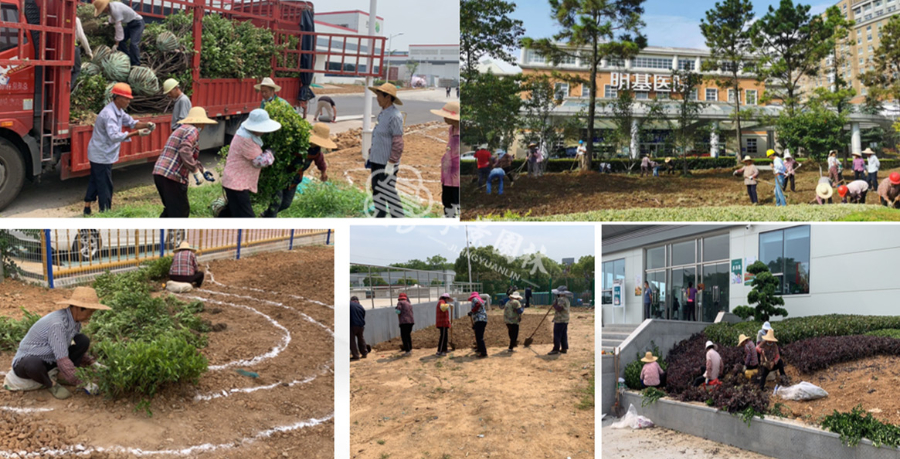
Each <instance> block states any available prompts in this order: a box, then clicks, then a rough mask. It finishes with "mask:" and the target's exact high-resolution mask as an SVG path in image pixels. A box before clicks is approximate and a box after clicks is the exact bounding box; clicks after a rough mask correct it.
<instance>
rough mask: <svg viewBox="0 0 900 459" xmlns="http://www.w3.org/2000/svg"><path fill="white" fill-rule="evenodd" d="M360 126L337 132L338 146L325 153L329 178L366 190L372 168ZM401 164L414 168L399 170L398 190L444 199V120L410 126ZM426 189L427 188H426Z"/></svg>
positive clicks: (404, 139)
mask: <svg viewBox="0 0 900 459" xmlns="http://www.w3.org/2000/svg"><path fill="white" fill-rule="evenodd" d="M361 132H362V130H361V129H352V130H350V131H347V132H345V133H341V134H338V135H337V139H336V140H335V143H337V145H338V148H337V149H336V150H335V151H333V152H331V153H328V154H327V155H326V157H325V158H326V160H327V161H328V176H329V180H343V181H346V182H348V183H350V184H352V185H353V186H355V187H357V188H359V189H361V190H365V187H366V181H367V180H368V178H369V173H370V171H369V170H368V169H366V168H365V162H364V161H363V159H362V149H361V146H360V145H361V144H362V137H361V135H362V134H361ZM404 132H405V134H404V136H403V143H404V146H403V157H402V159H401V161H400V164H401V165H402V166H405V167H410V168H412V169H415V172H413V171H411V170H409V169H406V168H405V167H404V168H403V169H401V170H400V173H399V174H398V177H399V179H400V181H399V183H398V187H397V188H398V190H399V191H400V192H402V193H407V194H413V193H415V194H416V195H417V196H418V197H419V198H421V199H423V200H428V198H429V196H428V194H430V195H431V196H430V198H431V200H432V201H434V202H436V203H440V202H441V157H442V156H443V155H444V153H445V152H446V151H447V125H446V124H445V123H443V122H442V121H435V122H429V123H423V124H415V125H410V126H407V127H406V128H405V129H404ZM426 190H427V192H426Z"/></svg>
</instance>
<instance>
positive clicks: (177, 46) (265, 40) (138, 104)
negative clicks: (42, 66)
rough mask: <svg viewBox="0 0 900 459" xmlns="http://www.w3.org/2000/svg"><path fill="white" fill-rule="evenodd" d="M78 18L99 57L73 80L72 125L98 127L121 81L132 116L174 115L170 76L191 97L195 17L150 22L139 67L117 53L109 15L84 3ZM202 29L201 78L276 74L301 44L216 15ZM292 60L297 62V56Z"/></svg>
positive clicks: (175, 15) (177, 16) (181, 14)
mask: <svg viewBox="0 0 900 459" xmlns="http://www.w3.org/2000/svg"><path fill="white" fill-rule="evenodd" d="M77 14H78V17H79V18H80V19H81V22H82V26H83V27H84V32H85V35H87V37H88V41H89V42H90V45H91V49H92V51H93V58H91V59H90V60H87V61H86V62H84V63H83V64H82V65H81V75H80V76H79V77H78V80H77V81H75V82H73V84H74V90H73V92H72V103H71V107H72V108H71V114H70V121H72V122H73V123H77V124H92V123H93V120H94V119H96V115H97V113H99V112H100V110H102V109H103V107H104V106H106V105H107V104H108V103H109V101H110V100H111V98H112V97H111V91H112V87H113V85H115V84H116V83H118V82H124V83H128V84H129V85H131V89H132V92H133V94H134V100H132V102H131V104H130V105H129V107H128V110H127V111H128V112H129V113H130V114H132V115H152V114H160V113H165V112H168V111H171V107H170V106H171V104H172V103H173V101H172V100H170V99H169V98H167V97H166V95H165V94H162V82H164V81H165V80H167V79H169V78H174V79H175V80H177V81H178V82H179V84H180V86H181V89H182V91H184V92H185V94H187V95H188V96H189V97H190V95H191V94H192V83H193V81H192V68H191V60H192V59H193V55H194V52H195V51H194V37H193V33H192V32H193V14H192V13H186V12H183V11H178V12H176V13H173V14H170V15H168V16H167V17H166V18H165V19H164V20H162V21H155V22H149V23H148V24H147V26H146V27H145V29H144V34H143V37H142V39H141V65H139V66H132V65H131V62H130V60H129V58H128V56H127V55H126V54H125V53H123V52H121V51H117V50H116V49H113V47H114V46H115V29H114V27H113V25H111V24H109V23H108V17H107V16H106V15H102V16H100V17H98V18H95V17H94V7H93V5H91V4H80V5H79V6H78V10H77ZM145 20H148V21H149V20H152V19H150V18H147V19H145ZM202 30H203V35H202V37H201V42H202V47H203V52H202V53H201V57H200V75H201V76H202V77H203V78H262V77H265V76H270V75H271V73H272V57H273V56H275V55H278V59H279V63H281V61H280V59H281V55H280V53H279V51H281V50H282V49H284V48H285V47H287V46H296V45H297V43H298V40H296V37H289V38H288V39H286V40H284V44H282V45H276V44H275V36H274V34H273V32H272V31H270V30H267V29H262V28H258V27H255V26H254V25H253V24H251V23H250V22H249V21H238V20H231V19H227V18H225V17H222V16H220V15H214V14H211V15H207V16H204V17H203V27H202ZM78 52H80V50H78ZM291 56H292V58H294V59H296V57H295V56H296V55H291ZM282 76H288V75H282Z"/></svg>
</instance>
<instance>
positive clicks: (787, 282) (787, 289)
mask: <svg viewBox="0 0 900 459" xmlns="http://www.w3.org/2000/svg"><path fill="white" fill-rule="evenodd" d="M809 247H810V236H809V226H797V227H794V228H787V229H784V230H779V231H771V232H768V233H762V234H760V235H759V259H760V260H762V261H763V262H764V263H766V265H768V266H769V270H770V271H772V274H773V275H775V277H777V278H778V280H779V281H780V283H781V285H780V288H779V291H780V292H781V294H782V295H797V294H806V293H809V251H810V249H809Z"/></svg>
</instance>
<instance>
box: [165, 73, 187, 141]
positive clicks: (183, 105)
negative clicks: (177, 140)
mask: <svg viewBox="0 0 900 459" xmlns="http://www.w3.org/2000/svg"><path fill="white" fill-rule="evenodd" d="M162 91H163V94H165V95H166V97H168V98H169V99H172V100H174V101H175V105H174V106H173V108H172V130H173V131H174V130H175V129H178V126H180V125H181V120H183V119H185V118H187V117H188V114H189V113H190V112H191V107H192V106H191V99H190V98H189V97H188V96H187V94H185V93H184V91H182V90H181V84H180V83H178V80H176V79H174V78H169V79H168V80H166V81H165V82H163V90H162Z"/></svg>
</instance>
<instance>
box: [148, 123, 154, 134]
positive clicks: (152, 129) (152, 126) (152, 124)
mask: <svg viewBox="0 0 900 459" xmlns="http://www.w3.org/2000/svg"><path fill="white" fill-rule="evenodd" d="M147 124H149V125H150V126H148V127H147V129H149V130H150V132H153V131H155V130H156V123H153V122H150V123H147Z"/></svg>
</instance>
